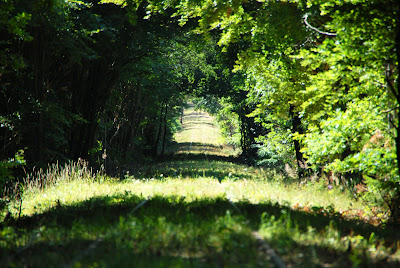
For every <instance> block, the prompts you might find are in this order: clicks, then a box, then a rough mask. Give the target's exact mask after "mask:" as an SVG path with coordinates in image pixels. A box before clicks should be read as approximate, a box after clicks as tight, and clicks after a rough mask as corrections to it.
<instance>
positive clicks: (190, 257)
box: [0, 192, 399, 267]
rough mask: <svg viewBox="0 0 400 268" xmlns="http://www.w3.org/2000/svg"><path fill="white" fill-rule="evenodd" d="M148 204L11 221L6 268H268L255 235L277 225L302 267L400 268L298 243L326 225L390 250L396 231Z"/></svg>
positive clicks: (167, 202)
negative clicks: (297, 237)
mask: <svg viewBox="0 0 400 268" xmlns="http://www.w3.org/2000/svg"><path fill="white" fill-rule="evenodd" d="M145 200H146V199H145V198H144V197H142V196H137V195H132V194H130V193H129V192H126V193H125V194H119V195H114V196H100V197H95V198H91V199H89V200H86V201H83V202H78V203H75V204H72V205H62V204H59V205H58V206H56V207H54V208H52V209H51V210H49V211H47V212H45V213H42V214H40V215H34V216H30V217H22V218H20V219H11V220H9V221H8V222H7V223H6V225H3V226H1V229H0V230H1V231H2V236H1V237H0V253H1V254H0V256H1V257H0V265H1V266H2V267H9V266H13V265H14V266H18V267H19V266H20V265H22V266H24V265H25V266H29V267H32V266H33V267H36V266H37V267H39V266H42V265H44V264H46V266H47V267H49V266H60V265H61V266H63V265H67V266H68V265H71V266H74V265H78V263H79V265H82V266H84V267H86V266H90V265H94V264H96V263H97V264H99V265H100V266H106V267H113V266H123V267H150V266H152V267H154V266H157V267H164V266H165V267H171V266H174V267H227V266H229V267H258V266H260V267H264V266H265V265H268V264H271V262H270V260H269V259H268V256H266V255H265V254H262V252H261V250H260V245H259V244H258V243H257V241H256V240H255V238H254V237H253V236H252V231H254V230H258V229H259V228H260V227H262V226H264V225H271V226H275V225H276V226H277V227H276V230H275V231H274V232H272V233H271V235H270V237H269V239H268V241H267V242H268V243H269V244H271V245H272V246H273V247H275V249H276V250H277V252H278V253H279V254H280V255H281V256H282V258H283V259H284V260H285V261H286V262H288V263H291V264H292V265H296V267H310V266H323V265H333V266H335V267H348V266H351V265H352V264H354V262H355V261H357V262H358V264H359V265H384V266H385V267H398V265H399V263H397V262H390V261H388V260H382V259H375V257H374V256H372V255H370V254H369V253H368V252H366V251H365V250H364V251H357V250H356V249H354V248H353V249H352V248H351V247H348V248H344V249H343V248H342V249H337V248H334V247H330V246H327V245H318V244H315V245H310V244H309V243H301V242H296V241H295V240H294V239H293V237H294V236H295V234H296V233H306V232H307V230H309V229H310V228H313V229H314V230H315V232H316V233H318V234H321V235H329V234H327V232H328V229H327V226H334V228H335V229H336V230H337V232H339V233H340V234H339V236H340V237H342V238H344V237H345V236H348V235H351V236H353V237H360V236H362V237H365V238H367V239H368V237H370V235H371V233H372V232H374V233H375V235H376V237H378V238H379V239H380V241H381V242H383V243H384V244H386V245H390V244H392V243H395V242H396V241H398V239H399V234H398V233H396V232H395V230H391V229H386V230H384V229H379V228H378V227H375V226H372V225H369V224H366V223H364V222H362V221H357V220H346V219H343V218H341V217H338V216H337V215H329V214H326V213H322V212H321V213H318V212H314V213H306V212H304V211H297V210H293V209H291V208H290V207H287V206H283V205H279V204H272V203H263V204H250V203H249V202H237V203H236V204H234V205H233V204H232V203H231V202H230V201H229V200H227V199H225V198H222V197H220V198H204V199H197V200H193V201H190V202H188V201H186V200H185V198H183V197H179V196H166V197H162V196H154V197H152V198H151V199H149V200H148V201H145ZM262 218H263V220H261V219H262ZM3 224H4V223H3ZM349 245H350V244H349ZM294 253H298V254H294Z"/></svg>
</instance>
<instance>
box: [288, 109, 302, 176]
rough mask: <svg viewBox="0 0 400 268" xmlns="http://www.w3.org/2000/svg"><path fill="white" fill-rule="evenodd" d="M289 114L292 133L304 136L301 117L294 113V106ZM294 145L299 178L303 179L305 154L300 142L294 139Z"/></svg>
mask: <svg viewBox="0 0 400 268" xmlns="http://www.w3.org/2000/svg"><path fill="white" fill-rule="evenodd" d="M289 114H290V117H291V118H292V133H293V134H294V133H299V134H303V128H302V126H301V120H300V117H299V115H298V114H297V113H296V112H294V106H293V105H290V108H289ZM293 144H294V151H295V155H296V162H297V168H298V172H297V173H298V176H299V178H302V177H304V172H305V167H304V157H303V153H302V152H301V151H300V149H301V147H300V142H299V141H298V140H295V139H293Z"/></svg>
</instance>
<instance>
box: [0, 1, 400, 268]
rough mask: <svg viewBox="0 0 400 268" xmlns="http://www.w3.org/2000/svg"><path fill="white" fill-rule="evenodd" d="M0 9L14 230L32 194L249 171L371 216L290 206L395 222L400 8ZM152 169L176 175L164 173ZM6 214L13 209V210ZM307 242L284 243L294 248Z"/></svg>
mask: <svg viewBox="0 0 400 268" xmlns="http://www.w3.org/2000/svg"><path fill="white" fill-rule="evenodd" d="M0 1H1V3H0V62H1V63H0V64H1V65H0V103H1V105H0V140H1V145H2V146H1V148H0V160H1V162H0V198H1V199H0V209H1V210H2V211H3V210H4V213H5V214H4V215H3V217H4V218H5V222H6V225H7V224H8V223H7V222H8V219H9V218H10V217H12V218H13V219H14V220H11V221H10V223H11V225H10V226H14V224H17V225H18V222H19V221H20V220H22V219H20V220H16V219H19V218H21V217H23V216H22V215H24V206H25V204H26V203H27V200H30V199H31V197H29V198H27V196H29V195H30V194H33V195H32V198H33V196H34V195H35V194H38V193H34V191H32V190H29V189H37V190H39V189H40V191H47V190H48V189H47V188H46V187H49V189H50V188H51V189H56V186H57V185H58V184H60V185H61V184H66V185H70V186H71V187H72V186H73V185H74V184H75V183H76V182H79V183H78V184H77V185H76V187H78V188H77V189H78V190H79V187H80V186H79V185H81V184H80V183H81V182H84V184H85V183H89V181H94V182H96V183H97V181H102V182H104V183H105V184H110V185H119V184H120V182H118V180H117V179H115V181H114V179H110V177H109V176H112V177H115V178H119V180H128V179H127V178H130V176H134V177H133V178H135V180H137V179H138V178H139V179H142V178H145V179H151V178H153V177H154V179H155V180H160V179H161V178H159V176H161V175H162V176H170V177H172V178H174V179H175V178H176V179H177V180H178V181H181V180H183V179H184V176H186V175H187V176H190V178H192V177H193V176H194V177H195V178H200V177H201V178H203V177H204V178H205V177H211V178H213V179H216V180H218V181H219V184H221V185H224V184H226V183H232V185H236V184H238V183H239V182H240V181H242V179H243V178H244V177H247V176H250V177H251V178H249V180H250V181H251V183H255V185H256V186H254V188H260V189H262V188H263V186H262V185H264V184H265V185H268V187H275V186H276V185H278V186H276V187H287V188H283V189H284V190H282V191H285V192H287V193H291V191H292V190H291V189H292V188H291V187H293V189H295V190H294V191H295V192H296V191H297V190H299V192H298V193H297V192H296V195H299V196H301V194H300V193H304V194H305V195H304V196H305V197H303V198H308V199H311V196H307V193H308V191H314V190H315V192H314V193H312V194H310V195H313V194H314V195H316V194H318V195H321V196H324V197H325V199H327V200H330V199H329V198H328V196H326V195H325V193H324V194H321V192H324V191H326V193H327V194H332V195H333V194H335V195H336V194H337V195H340V196H342V194H344V193H345V194H349V195H350V196H351V198H355V199H356V200H357V202H361V201H362V202H363V205H364V206H365V207H364V208H357V209H356V211H359V212H360V211H361V210H362V211H363V212H360V213H361V214H362V215H361V214H357V213H353V214H351V213H350V214H351V215H353V216H348V215H347V211H348V209H350V208H349V207H347V208H343V209H338V207H339V206H340V205H339V204H338V202H339V201H338V200H336V201H334V202H332V204H322V205H321V210H318V206H317V207H316V208H315V210H312V209H311V208H312V207H314V205H312V206H310V205H309V204H307V203H304V200H303V198H302V199H301V200H302V201H299V202H298V203H299V204H297V205H296V204H293V203H290V204H289V205H288V207H290V208H291V209H293V208H294V207H295V206H298V209H297V210H299V209H300V210H301V209H303V210H305V211H303V212H306V213H308V212H309V211H312V212H310V213H311V214H312V213H316V212H321V213H322V211H323V213H322V214H324V215H325V216H327V215H328V216H329V217H330V216H332V215H331V214H333V215H334V216H335V217H336V216H337V217H339V218H340V217H343V216H344V215H338V214H337V213H339V214H340V211H342V212H343V213H344V214H345V215H346V217H344V218H345V220H346V221H347V220H350V219H353V218H354V217H356V218H357V219H355V218H354V220H363V221H367V222H368V224H372V225H380V227H382V228H383V227H385V228H389V229H390V228H391V227H392V226H399V224H400V185H399V184H400V177H399V170H400V122H399V105H400V83H399V81H398V80H399V72H400V68H399V58H400V2H399V1H395V0H371V1H363V0H344V1H335V0H323V1H322V0H283V1H239V0H233V1H222V0H216V1H183V0H173V1H171V0H168V1H163V0H159V1H141V0H140V1H139V0H138V1H136V0H94V1H90V0H84V1H77V0H65V1H59V0H41V1H29V0H0ZM192 105H195V106H196V107H197V108H201V109H203V110H206V111H207V112H208V113H210V114H211V115H213V116H215V117H216V118H217V121H218V125H219V130H216V131H217V132H218V131H221V132H222V133H223V135H224V137H223V138H221V137H218V139H214V138H212V137H211V136H210V135H209V134H210V133H213V129H214V127H215V125H214V123H213V122H212V120H211V117H209V116H204V117H202V118H201V119H199V118H197V115H198V112H196V111H193V110H192V108H193V106H192ZM187 108H189V111H190V113H191V114H192V116H193V119H194V121H193V122H191V123H192V126H190V127H189V128H187V127H185V126H184V125H182V124H184V122H183V121H182V119H183V117H184V116H185V114H184V110H185V109H187ZM196 120H197V121H196ZM189 121H190V120H189ZM180 130H183V132H179V131H180ZM177 133H178V134H177ZM184 133H186V134H184ZM175 134H177V135H175ZM180 135H181V136H180ZM185 135H187V136H186V137H185ZM199 135H200V137H201V142H199V141H197V142H196V141H195V140H198V139H199ZM174 137H175V138H178V139H181V142H180V143H179V142H178V143H177V142H176V141H174ZM204 139H206V140H204ZM183 140H185V141H183ZM188 149H190V150H191V154H187V153H184V152H185V150H188ZM227 152H229V153H232V154H233V153H235V155H229V156H228V155H227ZM174 153H175V155H174ZM193 153H195V154H193ZM236 153H239V154H240V155H236ZM210 154H213V156H210ZM207 155H208V156H207ZM204 157H206V158H205V159H202V158H204ZM167 159H168V160H171V159H174V161H171V162H165V161H166V160H167ZM201 159H202V161H198V160H201ZM189 160H193V161H196V162H193V163H191V162H190V161H189ZM155 161H157V162H161V163H162V164H161V165H165V166H159V167H158V171H157V172H156V173H154V172H153V168H154V165H153V162H155ZM163 161H164V162H163ZM179 161H182V163H186V164H187V165H188V166H190V168H189V167H188V168H187V169H185V168H184V167H182V166H181V164H179ZM204 161H205V162H204ZM212 161H218V162H215V163H214V162H212ZM220 161H225V162H226V161H231V162H232V161H233V162H235V163H242V164H243V163H245V164H247V165H251V166H255V167H260V168H264V169H268V170H270V171H269V172H270V173H268V174H264V175H263V176H265V177H268V178H262V177H259V176H258V175H260V174H261V173H262V172H261V171H260V170H262V169H254V170H252V172H259V174H258V175H257V176H256V177H252V176H253V175H249V174H250V173H251V172H250V171H249V173H247V171H246V172H244V173H243V172H238V171H235V172H236V173H238V174H240V176H238V178H240V180H238V181H234V180H235V178H236V177H232V176H231V175H229V174H230V173H228V175H226V170H225V169H229V168H231V167H229V165H225V163H224V165H223V166H224V167H223V168H222V167H221V168H220V167H218V166H219V165H222V162H220ZM75 162H78V164H72V163H75ZM66 163H70V164H67V165H66V166H65V168H62V169H60V168H59V167H61V166H62V167H64V164H66ZM208 163H209V164H210V165H214V164H215V165H216V166H215V167H212V168H211V169H209V168H206V167H205V165H207V164H208ZM53 164H54V166H53V167H52V168H51V166H52V165H53ZM150 164H152V165H150ZM192 164H193V165H199V167H201V168H200V169H198V168H196V167H194V166H193V167H192V166H191V165H192ZM82 165H83V166H82ZM146 165H147V166H146ZM89 167H90V168H93V170H94V171H93V172H89ZM47 169H48V170H47ZM233 169H248V170H250V168H249V167H245V166H238V168H233ZM82 170H84V171H85V170H86V171H87V172H86V171H85V172H83V171H82ZM173 170H175V171H173ZM174 172H176V173H174ZM152 173H154V174H152ZM27 174H33V175H27ZM82 174H87V175H84V176H86V177H87V180H88V181H86V179H82V178H80V176H81V175H82ZM232 174H233V173H232ZM271 174H273V175H271ZM82 176H83V175H82ZM149 176H150V177H149ZM271 176H272V177H274V179H272V178H271ZM63 177H65V178H68V179H63ZM242 177H243V178H242ZM174 179H172V180H171V182H173V181H174ZM164 180H165V177H163V179H162V183H167V182H166V181H164ZM246 180H247V179H246ZM94 182H92V183H94ZM251 183H249V185H251ZM99 185H101V183H99ZM282 185H284V186H282ZM298 185H300V186H298ZM99 187H100V186H99ZM232 187H234V186H232ZM296 187H297V188H296ZM298 187H300V188H298ZM312 189H314V190H312ZM35 191H36V190H35ZM85 191H87V192H90V190H89V189H86V188H85ZM278 192H279V191H278ZM252 194H254V195H255V196H257V191H254V193H252ZM52 195H55V196H56V195H57V194H56V193H52ZM112 195H114V193H112ZM134 195H136V194H134ZM159 195H160V196H164V195H163V194H162V193H159ZM260 195H266V196H268V194H267V192H263V193H261V194H260ZM71 198H72V199H74V198H75V197H73V196H72V197H71ZM221 198H222V199H223V201H224V202H225V201H227V200H225V199H224V198H228V196H222V197H221ZM229 198H230V197H229ZM246 198H247V199H248V200H252V197H251V195H249V196H248V197H246ZM254 198H255V200H257V199H258V197H254ZM260 198H261V197H260ZM268 198H272V199H274V198H275V197H274V196H268ZM276 198H277V199H279V200H281V198H280V197H276ZM214 199H215V198H214V197H212V198H211V199H210V200H208V201H210V202H214ZM288 199H290V198H288ZM340 199H342V198H340ZM51 200H52V201H51V203H53V205H54V203H55V204H59V206H62V202H61V200H58V199H57V200H58V201H57V200H54V199H51ZM81 201H82V202H83V201H84V199H82V200H81ZM81 201H78V202H81ZM137 201H139V200H137ZM208 201H207V202H208ZM242 201H243V200H242V199H241V198H239V197H238V199H237V202H238V203H240V202H242ZM253 201H254V200H253ZM253 201H249V202H250V203H252V202H253ZM135 202H136V201H135ZM235 202H236V201H235ZM243 202H244V201H243ZM254 202H255V201H254ZM259 202H261V201H259ZM279 202H280V201H279ZM288 202H292V201H288ZM256 203H257V202H256ZM131 205H132V206H133V203H132V204H131ZM283 205H285V204H283V203H279V204H277V206H283ZM331 205H332V206H331ZM10 206H11V207H12V206H14V207H15V208H16V209H15V210H13V211H12V213H11V214H10V213H8V214H7V209H8V208H9V207H10ZM40 206H41V205H40ZM77 206H78V207H79V205H78V204H77ZM183 206H184V207H185V206H187V204H186V203H185V204H184V205H183ZM236 206H237V205H236ZM44 207H45V208H47V207H46V205H45V206H44ZM310 207H311V208H310ZM54 209H55V210H56V211H57V208H54ZM310 209H311V210H310ZM11 210H12V209H11ZM78 210H79V209H78ZM295 210H296V209H295ZM329 211H330V212H329ZM331 212H332V213H331ZM224 213H225V212H224ZM244 213H245V212H244ZM365 213H366V214H365ZM224 215H225V214H224ZM355 215H357V216H355ZM29 217H30V216H29ZM257 217H258V219H257V221H259V220H260V219H259V218H260V217H261V215H258V216H257ZM282 217H283V216H282V215H276V217H275V218H273V217H269V216H264V218H265V219H268V221H271V222H279V224H278V225H280V224H282V225H285V224H286V223H288V224H289V228H292V226H291V224H292V223H293V222H292V221H291V218H290V219H289V218H282ZM285 217H286V216H285ZM348 217H350V218H348ZM154 220H156V219H154ZM28 221H29V220H28ZM339 221H340V220H338V219H336V218H335V220H334V223H335V224H337V223H338V222H339ZM296 224H297V222H296ZM239 225H240V224H239ZM264 225H265V226H268V224H267V223H265V224H264ZM333 225H334V224H333ZM333 225H332V226H333ZM271 226H273V227H271V228H275V227H274V226H275V225H274V224H272V225H271ZM25 227H26V226H25ZM279 227H280V226H279ZM171 228H172V227H171ZM240 228H242V227H240ZM268 228H269V227H268ZM268 228H267V229H268ZM296 228H297V227H296ZM299 228H300V229H299V230H300V231H299V232H302V231H304V230H303V229H302V228H301V227H299ZM332 228H336V227H332ZM278 229H279V228H278ZM339 229H340V228H339ZM389 229H387V230H389ZM252 230H253V231H254V228H253V229H252ZM271 230H272V229H271ZM282 230H283V229H282ZM332 230H333V229H332ZM247 231H249V230H247ZM247 231H246V232H247ZM249 232H250V231H249ZM268 232H269V231H268ZM296 232H297V231H296ZM11 233H12V234H14V233H15V232H13V231H12V232H11ZM260 233H261V231H260ZM374 233H376V232H374ZM346 234H347V233H346ZM310 235H311V236H314V229H310ZM360 235H361V236H362V237H363V239H365V238H366V237H370V236H366V235H365V234H360ZM304 237H307V234H305V235H304V236H303V235H299V236H296V239H297V240H296V242H295V243H293V244H290V243H289V244H288V245H287V247H286V248H292V249H293V250H295V248H296V246H293V245H297V243H301V242H299V241H302V240H303V239H306V238H304ZM331 238H332V239H333V240H335V239H336V238H333V237H331ZM341 239H342V236H340V239H339V240H340V241H341ZM382 239H386V238H385V235H382ZM322 240H324V239H322ZM339 240H338V241H339ZM350 240H351V239H350ZM372 240H373V238H371V241H372ZM96 241H97V240H96ZM256 241H258V240H257V239H256ZM18 243H22V242H18ZM96 243H97V242H96ZM99 243H100V242H99ZM277 243H278V242H277ZM327 243H328V242H327ZM362 243H364V242H362ZM362 243H361V244H362ZM371 243H372V242H371ZM374 243H375V242H374ZM22 244H23V243H22ZM351 244H352V245H353V244H355V242H354V243H353V242H351ZM367 244H368V243H367ZM27 245H28V246H27V247H28V248H29V247H30V246H29V243H28V244H27ZM292 246H293V247H292ZM12 247H14V250H16V248H18V245H14V246H11V248H12ZM396 247H397V245H396ZM312 248H313V247H311V249H312ZM352 249H353V248H352V247H349V249H348V251H349V252H351V250H352ZM391 249H392V251H393V252H396V251H397V249H396V248H395V246H391ZM10 250H11V251H12V249H10ZM337 250H338V251H337V252H339V251H340V250H339V249H337ZM365 250H366V249H365ZM178 251H179V250H178ZM300 251H301V250H300ZM317 251H318V250H317ZM322 251H324V250H322ZM163 252H164V251H163ZM171 252H172V251H171ZM216 252H218V250H216ZM324 252H326V251H324ZM335 252H336V251H335ZM142 253H143V254H145V253H144V252H140V254H142ZM300 253H301V252H300ZM176 254H178V253H176ZM212 254H214V253H212ZM212 254H211V255H212ZM309 254H311V255H312V254H317V253H315V252H314V251H310V252H309ZM335 254H336V253H335ZM335 254H333V255H335ZM338 254H339V253H338ZM357 254H358V255H357ZM362 254H364V255H363V256H364V257H360V256H361V255H359V253H356V255H354V256H353V255H351V254H350V253H349V255H348V256H347V257H344V260H343V263H341V264H345V262H346V261H349V260H350V261H351V263H352V264H354V265H356V264H357V263H358V262H360V263H369V261H370V260H372V259H373V258H375V257H376V256H375V257H372V255H368V254H367V253H362ZM388 254H389V253H388ZM390 254H392V253H390ZM217 255H218V254H217ZM217 255H215V256H217ZM250 255H251V254H250ZM339 255H340V254H339ZM378 255H379V254H378ZM218 256H219V257H218V258H222V259H223V260H224V261H223V262H225V261H226V259H225V257H226V256H220V255H218ZM391 256H392V255H391ZM231 257H232V258H233V256H231ZM201 258H203V257H201ZM376 258H377V259H374V260H373V261H375V260H376V261H378V262H379V261H380V257H379V256H378V257H376ZM314 259H315V258H314ZM257 260H258V259H257ZM202 261H204V259H202ZM289 261H292V260H289ZM341 261H342V260H340V261H339V262H341ZM328 262H329V261H328ZM234 263H235V264H238V265H239V264H242V263H241V261H237V262H236V261H234ZM314 264H317V263H314ZM319 264H321V265H322V263H319Z"/></svg>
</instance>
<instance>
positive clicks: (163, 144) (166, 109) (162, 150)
mask: <svg viewBox="0 0 400 268" xmlns="http://www.w3.org/2000/svg"><path fill="white" fill-rule="evenodd" d="M167 114H168V103H166V104H165V114H164V135H163V140H162V146H161V157H164V152H165V140H166V138H167V129H168V128H167V127H168V126H167Z"/></svg>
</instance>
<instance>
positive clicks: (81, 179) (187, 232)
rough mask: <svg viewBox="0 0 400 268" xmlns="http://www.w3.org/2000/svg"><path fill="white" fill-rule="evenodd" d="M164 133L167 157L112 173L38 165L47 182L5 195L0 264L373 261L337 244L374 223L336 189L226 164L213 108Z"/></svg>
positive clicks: (366, 233) (229, 153) (231, 160)
mask: <svg viewBox="0 0 400 268" xmlns="http://www.w3.org/2000/svg"><path fill="white" fill-rule="evenodd" d="M175 139H176V143H175V144H174V145H173V146H171V147H170V148H169V150H170V152H169V153H172V152H176V153H175V154H174V155H173V156H171V157H168V158H167V157H165V159H164V160H163V161H159V162H152V163H148V164H146V165H143V166H141V167H139V168H137V169H135V170H134V171H133V172H132V173H128V174H125V175H124V176H123V177H122V178H110V177H107V176H105V175H104V174H93V173H91V172H90V170H89V169H88V167H87V166H82V163H81V164H70V165H67V166H65V168H63V167H54V170H53V171H51V172H50V173H49V174H48V175H46V176H49V177H52V180H53V183H49V185H48V186H46V187H44V188H40V189H38V188H35V187H33V188H32V189H26V190H25V191H24V193H23V196H22V197H21V201H18V200H16V201H15V202H13V203H12V204H11V205H10V207H9V209H10V212H11V213H12V218H13V220H10V221H9V222H7V223H3V225H4V226H3V227H4V228H3V229H2V226H1V225H0V252H1V253H2V254H0V267H24V266H29V267H95V266H96V267H284V266H285V264H286V265H287V266H288V267H349V266H352V265H351V264H352V258H354V256H356V257H357V258H358V259H356V261H359V260H360V262H365V263H369V260H372V261H374V264H375V262H376V264H377V263H378V262H379V261H380V259H377V258H376V257H375V255H373V254H375V253H373V252H374V251H371V252H372V253H371V254H370V253H368V252H369V251H366V250H365V248H364V246H363V245H364V242H363V243H360V244H359V246H358V244H356V243H353V244H352V248H350V247H349V242H348V241H350V240H349V239H353V240H352V241H359V240H360V239H361V238H364V237H365V239H367V240H368V239H369V240H371V238H370V237H372V236H371V233H372V232H373V233H374V234H376V235H377V236H379V230H378V229H376V228H375V227H374V226H371V225H368V224H365V223H362V222H361V221H354V220H347V219H346V218H344V217H343V218H340V219H339V218H337V217H339V216H338V215H339V214H338V213H337V211H342V212H343V211H344V212H349V211H356V209H357V211H361V209H362V206H363V204H362V202H357V201H355V200H353V199H350V198H349V197H348V195H347V194H344V193H342V192H340V189H332V190H331V191H325V190H324V191H321V189H320V186H318V185H311V184H310V185H307V187H299V186H298V184H297V183H292V184H290V182H287V181H284V180H283V178H282V177H279V174H277V173H275V171H273V170H268V169H264V168H258V167H249V166H247V165H243V164H239V163H237V162H236V161H235V160H237V159H235V157H234V156H235V155H234V152H233V150H232V149H231V148H229V147H227V146H224V145H223V139H222V137H221V132H220V130H219V128H218V126H217V125H216V124H215V121H214V119H213V117H212V116H210V115H208V114H207V113H204V112H199V111H195V110H194V107H193V106H190V107H189V108H188V109H187V110H186V111H185V113H184V116H183V125H182V130H181V131H179V132H178V133H177V134H176V136H175ZM173 150H175V151H173ZM52 172H53V173H52ZM42 177H44V176H42ZM332 204H334V205H335V207H333V205H332ZM356 206H357V207H356ZM334 209H335V210H334ZM349 233H351V234H350V235H349ZM349 236H352V237H350V238H349ZM391 236H393V235H391ZM369 240H368V241H369ZM371 241H372V242H371V247H373V249H374V250H376V247H375V242H374V240H373V239H372V240H371ZM270 245H271V246H272V247H271V246H270ZM327 245H328V246H329V245H333V246H329V247H328V246H327ZM349 248H350V249H351V250H352V252H351V254H348V253H346V252H348V251H349ZM346 250H347V251H346ZM276 252H277V253H278V254H276ZM366 254H369V255H368V257H365V256H366ZM278 255H279V256H278ZM363 256H364V257H363ZM376 256H378V255H376ZM361 258H364V259H361ZM374 258H375V259H374ZM382 260H383V261H381V262H382V264H384V266H385V267H386V266H387V265H386V264H390V263H388V261H387V260H388V259H382ZM392 264H393V265H394V266H391V267H398V266H396V264H397V263H396V262H394V261H393V263H392Z"/></svg>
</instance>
